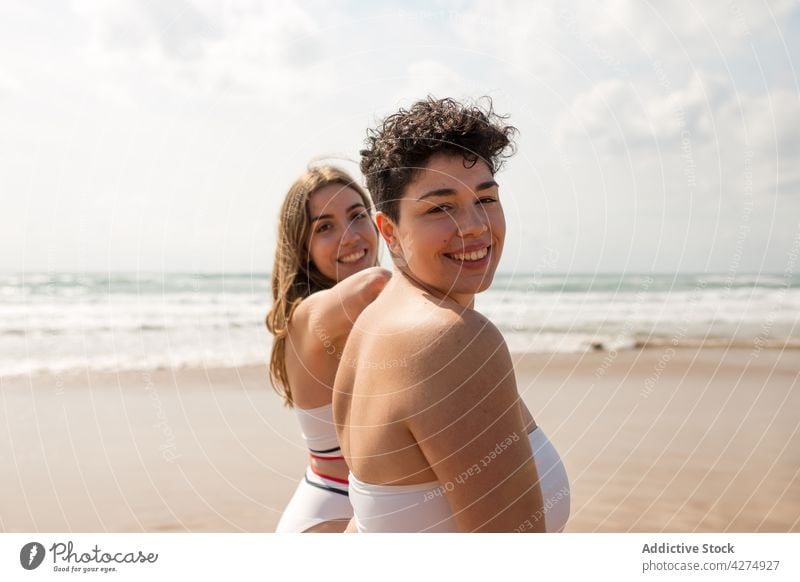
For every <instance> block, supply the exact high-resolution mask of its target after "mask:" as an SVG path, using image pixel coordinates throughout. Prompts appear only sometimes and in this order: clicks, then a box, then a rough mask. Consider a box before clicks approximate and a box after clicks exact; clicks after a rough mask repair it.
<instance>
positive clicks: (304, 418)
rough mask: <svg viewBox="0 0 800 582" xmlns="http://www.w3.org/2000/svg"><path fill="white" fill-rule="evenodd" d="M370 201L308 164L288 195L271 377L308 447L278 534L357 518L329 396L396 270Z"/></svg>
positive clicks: (275, 277)
mask: <svg viewBox="0 0 800 582" xmlns="http://www.w3.org/2000/svg"><path fill="white" fill-rule="evenodd" d="M371 212H372V203H371V201H370V199H369V196H367V194H366V193H365V192H364V190H363V189H362V188H361V187H360V186H359V185H358V184H357V183H356V182H355V181H354V180H353V179H352V178H351V177H350V176H349V175H347V174H346V173H345V172H343V171H342V170H339V169H337V168H335V167H332V166H321V167H313V168H310V169H309V170H308V171H307V172H306V173H305V174H304V175H303V176H301V177H300V178H298V179H297V181H295V183H294V184H293V185H292V187H291V188H290V189H289V192H288V193H287V194H286V198H285V200H284V202H283V206H282V209H281V215H280V219H279V224H278V241H277V248H276V252H275V264H274V267H273V270H272V295H273V305H272V308H271V309H270V311H269V314H268V315H267V328H268V329H269V331H270V332H271V333H272V334H273V335H274V341H273V347H272V355H271V358H270V368H269V370H270V378H271V380H272V384H273V386H274V387H275V389H276V390H277V391H278V393H279V394H280V395H281V396H282V397H283V399H284V402H285V403H286V405H287V406H288V407H290V408H293V409H294V410H295V413H296V414H297V419H298V421H299V422H300V427H301V429H302V433H303V437H304V439H305V441H306V445H307V447H308V450H309V462H308V467H307V469H306V473H305V476H304V477H303V479H302V480H301V481H300V483H299V485H298V486H297V489H296V491H295V493H294V495H293V497H292V499H291V500H290V502H289V504H288V505H287V507H286V509H285V510H284V513H283V515H282V516H281V519H280V522H279V523H278V527H277V530H276V531H278V532H340V531H343V530H344V528H345V526H346V525H347V522H348V521H349V520H350V518H351V517H352V514H353V512H352V507H351V506H350V501H349V498H348V467H347V463H346V462H345V460H344V457H343V456H342V453H341V450H340V449H339V442H338V439H337V437H336V432H335V427H334V424H333V419H332V409H331V397H332V386H333V381H334V377H335V375H336V370H337V368H338V366H339V363H340V361H341V354H342V349H343V347H344V342H345V340H346V339H347V336H348V334H349V333H350V330H351V328H352V326H353V322H354V321H355V319H356V318H357V317H358V315H359V314H360V313H361V311H362V310H363V309H364V308H365V307H366V306H367V305H368V304H369V303H370V302H371V301H373V300H374V299H375V297H376V296H377V295H378V293H380V291H381V289H383V287H384V285H385V284H386V282H387V280H388V279H389V277H390V273H389V271H387V270H386V269H382V268H380V267H377V266H376V265H377V258H378V236H377V231H376V228H375V225H374V223H373V221H372V216H371Z"/></svg>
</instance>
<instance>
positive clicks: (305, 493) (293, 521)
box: [275, 404, 353, 532]
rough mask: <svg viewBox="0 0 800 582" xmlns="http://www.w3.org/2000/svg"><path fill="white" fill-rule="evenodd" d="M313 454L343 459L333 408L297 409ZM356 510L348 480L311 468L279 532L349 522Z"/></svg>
mask: <svg viewBox="0 0 800 582" xmlns="http://www.w3.org/2000/svg"><path fill="white" fill-rule="evenodd" d="M295 411H296V413H297V419H298V420H299V421H300V427H301V429H302V431H303V439H305V441H306V446H307V447H308V451H309V455H310V456H312V457H314V458H317V459H343V458H344V457H343V456H342V451H341V449H340V448H339V439H338V438H337V437H336V427H335V425H334V424H333V405H332V404H327V405H325V406H320V407H319V408H310V409H302V408H295ZM351 517H353V507H352V506H351V505H350V500H349V498H348V484H347V480H346V479H338V478H336V477H332V476H330V475H323V474H321V473H318V472H316V471H314V469H313V468H312V467H311V466H310V465H309V467H308V468H307V469H306V474H305V477H304V478H303V480H302V481H300V484H299V485H298V486H297V489H296V490H295V492H294V495H293V496H292V499H291V500H290V501H289V504H288V505H287V506H286V509H285V510H284V511H283V515H281V520H280V522H278V527H277V528H276V530H275V531H276V532H302V531H305V530H307V529H309V528H311V527H313V526H315V525H318V524H320V523H324V522H326V521H331V520H334V519H344V520H349V519H350V518H351Z"/></svg>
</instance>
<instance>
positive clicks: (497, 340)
mask: <svg viewBox="0 0 800 582" xmlns="http://www.w3.org/2000/svg"><path fill="white" fill-rule="evenodd" d="M420 337H422V338H423V339H424V341H427V342H428V343H429V345H428V346H427V348H426V349H424V350H422V351H420V353H419V354H418V355H417V356H415V357H409V359H408V362H409V367H410V366H414V372H413V374H412V375H411V376H412V383H413V386H410V387H409V388H410V389H409V396H410V398H409V400H407V405H408V407H409V408H408V409H407V410H406V413H407V416H408V420H407V424H408V428H409V430H410V431H411V432H412V434H413V435H414V438H415V440H416V441H417V444H418V446H419V448H420V449H421V450H422V452H423V454H424V455H425V457H426V459H427V460H428V462H429V463H430V466H431V469H433V471H434V473H435V474H436V476H437V479H438V481H439V482H440V486H441V487H442V488H443V494H444V495H445V497H446V498H447V501H448V503H449V505H450V508H451V510H452V511H453V515H454V518H455V521H456V524H457V526H458V528H459V530H461V531H514V530H519V529H520V528H521V527H522V525H523V524H526V523H527V524H530V523H531V522H538V527H533V528H530V527H529V526H527V525H526V528H525V529H526V530H528V531H531V530H534V531H535V530H540V531H542V530H544V514H543V508H542V496H541V492H540V490H539V487H538V486H536V483H537V480H538V476H537V474H536V466H535V463H534V462H533V456H532V453H531V448H530V444H529V442H528V435H527V432H526V431H525V425H524V421H523V418H522V415H521V413H520V407H519V394H518V392H517V386H516V380H515V378H514V368H513V362H512V360H511V356H510V354H509V352H508V348H507V346H506V343H505V340H504V339H503V336H502V334H500V332H499V330H498V329H497V328H496V327H495V326H494V325H493V324H492V323H491V322H490V321H489V320H487V319H486V318H485V317H483V316H481V315H480V314H478V313H476V312H473V311H469V312H465V313H464V314H462V315H461V316H460V317H458V318H456V319H453V320H452V321H448V322H438V323H436V324H434V325H432V326H431V328H430V329H427V330H425V332H424V333H421V334H420Z"/></svg>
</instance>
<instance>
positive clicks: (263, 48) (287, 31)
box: [74, 0, 336, 104]
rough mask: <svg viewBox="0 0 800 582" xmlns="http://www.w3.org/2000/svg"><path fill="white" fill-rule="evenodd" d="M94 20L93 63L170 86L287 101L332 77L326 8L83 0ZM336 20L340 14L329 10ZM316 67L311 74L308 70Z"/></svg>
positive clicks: (79, 2) (85, 13) (81, 9)
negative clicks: (325, 63) (326, 63)
mask: <svg viewBox="0 0 800 582" xmlns="http://www.w3.org/2000/svg"><path fill="white" fill-rule="evenodd" d="M74 8H75V10H76V11H77V12H78V14H79V15H80V16H81V17H82V18H83V19H85V20H86V21H87V22H88V23H89V28H90V30H91V39H90V42H89V49H88V50H89V53H88V57H89V61H90V62H92V63H94V65H95V66H98V67H100V68H102V69H106V70H112V71H115V72H120V71H122V72H127V74H128V75H129V76H131V77H132V78H134V79H136V80H137V81H140V80H142V78H143V77H144V80H148V79H150V78H152V77H155V78H156V79H158V80H159V81H160V82H161V83H164V84H165V85H166V86H168V87H170V88H171V89H181V88H183V89H184V90H186V91H196V90H198V89H199V90H201V91H205V92H207V93H210V94H214V93H220V92H221V93H225V94H228V95H230V94H234V95H235V94H243V95H252V96H254V97H255V96H259V97H261V96H264V97H267V98H270V99H273V100H277V101H281V102H283V103H285V104H290V103H292V102H293V101H294V100H295V99H296V98H297V97H298V96H300V95H302V94H304V93H307V92H308V91H311V90H313V89H317V88H319V87H322V86H324V81H326V80H330V79H331V74H330V73H329V72H326V71H325V70H315V69H314V68H313V67H314V65H315V64H316V63H317V62H319V61H320V59H321V57H322V56H323V55H324V43H325V40H324V38H323V35H322V34H321V26H320V24H319V18H320V16H321V12H319V11H314V10H313V7H312V6H309V5H305V6H301V5H298V4H297V3H294V2H289V1H281V2H270V3H262V2H256V1H247V0H237V1H234V2H225V3H220V2H213V1H211V0H204V1H202V2H192V3H189V2H185V1H183V0H178V1H173V2H136V1H134V0H126V1H121V2H116V3H113V5H109V4H106V3H96V2H89V1H86V0H76V1H75V2H74ZM326 16H328V17H331V18H329V19H326V23H327V24H329V23H330V22H331V21H332V20H333V21H335V20H336V19H335V17H333V15H332V14H331V13H330V11H326ZM309 71H311V73H310V72H309Z"/></svg>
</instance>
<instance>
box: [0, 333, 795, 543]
mask: <svg viewBox="0 0 800 582" xmlns="http://www.w3.org/2000/svg"><path fill="white" fill-rule="evenodd" d="M515 359H516V371H517V380H518V385H519V389H520V391H521V393H522V394H523V396H524V399H525V400H526V402H527V403H528V405H529V407H530V408H531V410H532V411H533V413H534V415H535V417H536V420H537V422H538V424H539V425H540V426H541V427H542V428H543V429H544V430H545V432H546V433H547V434H548V436H549V437H550V439H551V440H552V441H553V442H554V444H555V446H556V447H557V449H558V450H559V452H560V453H561V455H562V457H563V459H564V462H565V464H566V466H567V471H568V473H569V476H570V481H571V486H572V517H571V519H570V522H569V524H568V526H567V531H570V532H595V531H599V532H630V531H635V532H644V531H656V532H662V531H664V532H724V531H732V532H790V531H793V532H798V531H800V386H798V381H799V379H800V351H797V350H786V351H780V350H760V351H759V350H746V349H735V350H725V349H694V348H681V349H677V350H673V349H671V348H659V349H655V348H650V349H643V350H631V351H620V352H618V353H617V352H608V351H605V352H603V351H598V352H590V353H585V354H563V353H562V354H536V355H532V354H529V355H525V356H516V357H515ZM266 378H267V375H266V369H265V368H264V367H261V366H253V367H243V368H228V369H212V370H204V369H180V370H159V371H153V372H144V371H143V372H124V373H120V374H115V373H108V372H106V373H100V372H91V373H87V372H70V373H63V374H36V375H32V376H14V377H4V378H0V425H1V426H2V432H1V433H0V434H2V437H0V461H2V466H3V468H4V471H3V473H2V477H0V530H1V531H4V532H22V531H40V532H50V531H72V532H93V531H108V532H141V531H145V532H163V531H192V532H208V531H211V532H239V531H243V532H269V531H272V530H273V528H274V527H275V524H276V523H277V520H278V518H279V515H280V512H281V510H282V509H283V507H284V505H285V504H286V502H287V501H288V499H289V496H290V495H291V493H292V491H293V490H294V487H295V485H296V482H297V481H298V479H299V478H300V476H301V475H302V472H303V468H304V465H305V461H306V457H305V451H304V449H303V447H302V446H301V443H300V435H299V429H298V427H297V424H296V422H295V419H294V417H293V414H292V413H291V412H290V411H289V410H287V409H285V408H284V407H283V406H282V404H281V402H280V399H279V398H278V397H277V396H276V395H275V394H274V393H273V391H272V389H271V388H270V386H269V384H268V383H267V380H266Z"/></svg>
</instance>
